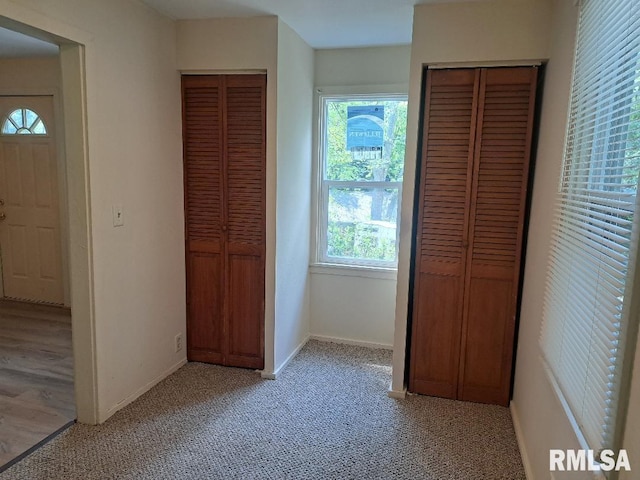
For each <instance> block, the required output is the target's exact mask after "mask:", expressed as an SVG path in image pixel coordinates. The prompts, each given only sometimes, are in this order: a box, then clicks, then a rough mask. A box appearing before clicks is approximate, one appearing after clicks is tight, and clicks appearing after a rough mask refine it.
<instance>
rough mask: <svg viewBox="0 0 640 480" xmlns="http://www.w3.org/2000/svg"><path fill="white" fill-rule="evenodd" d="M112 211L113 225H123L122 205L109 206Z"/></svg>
mask: <svg viewBox="0 0 640 480" xmlns="http://www.w3.org/2000/svg"><path fill="white" fill-rule="evenodd" d="M111 211H112V213H113V226H114V227H122V226H123V225H124V208H123V207H122V205H114V206H113V207H111Z"/></svg>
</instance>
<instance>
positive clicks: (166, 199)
mask: <svg viewBox="0 0 640 480" xmlns="http://www.w3.org/2000/svg"><path fill="white" fill-rule="evenodd" d="M0 15H4V16H5V17H8V18H10V19H13V20H16V21H20V22H23V23H25V24H27V25H32V26H35V27H37V28H40V29H42V30H44V31H47V32H52V33H54V34H56V35H58V36H60V37H63V38H66V39H70V40H72V41H77V42H80V43H82V44H84V45H85V49H84V53H85V55H84V59H80V60H81V63H82V61H84V63H85V65H86V82H85V84H84V85H82V84H78V86H79V88H82V87H85V88H86V92H85V93H86V118H87V125H88V137H87V143H86V144H85V152H88V158H89V163H88V168H89V172H88V175H89V182H90V183H89V184H90V197H89V202H88V206H89V210H90V213H89V215H90V219H91V221H90V224H89V225H88V230H87V232H88V235H89V238H90V239H91V240H90V243H89V244H88V245H72V249H73V248H75V249H82V250H83V251H84V252H85V254H88V255H89V257H90V258H89V261H90V263H92V268H91V266H90V267H89V268H90V272H92V274H91V273H90V274H89V275H92V281H93V283H91V277H89V285H93V289H92V290H91V289H90V290H89V293H88V295H89V297H93V298H92V299H91V298H89V299H85V300H86V301H84V300H83V304H84V305H86V306H87V310H86V315H84V314H83V316H82V318H78V319H75V318H74V332H76V331H77V332H78V333H79V334H80V333H81V332H82V335H83V337H82V341H83V343H84V344H86V348H87V349H93V350H94V351H95V358H79V359H77V360H76V375H79V374H78V371H82V372H85V371H86V370H87V369H86V366H89V365H90V366H91V370H92V371H89V373H87V375H88V377H89V378H91V377H93V380H92V382H90V383H91V384H88V383H87V382H85V381H84V380H83V381H82V389H83V392H84V393H83V394H79V395H78V398H80V399H81V401H80V403H79V405H78V407H79V408H78V411H79V419H80V421H86V422H93V421H104V420H105V419H106V418H108V417H109V416H110V415H111V414H113V413H114V412H115V411H116V410H118V409H119V408H121V407H122V406H123V405H125V404H126V403H128V402H130V401H131V400H133V399H135V398H136V397H137V396H138V395H140V394H141V393H143V392H144V391H145V390H147V389H148V388H149V387H150V386H151V385H153V383H155V382H156V381H158V380H160V379H162V378H163V377H165V376H166V375H167V374H168V373H169V372H171V371H172V370H173V369H175V368H177V367H178V366H180V365H181V364H182V363H183V362H184V361H185V352H184V351H182V352H179V353H175V352H174V336H175V335H176V334H177V333H182V334H183V335H184V333H185V292H184V276H185V275H184V233H183V228H184V220H183V202H182V197H183V192H182V182H181V181H180V180H179V179H180V178H181V176H182V160H181V157H182V155H181V138H180V137H181V134H180V132H181V121H180V84H179V75H178V73H177V71H176V64H175V25H174V23H173V22H172V21H170V20H169V19H167V18H164V17H162V16H160V15H159V14H157V13H156V12H154V11H153V10H151V9H149V8H147V7H145V6H144V5H142V4H141V3H138V2H132V1H129V0H112V1H109V2H102V1H97V0H92V1H87V0H67V1H65V2H59V1H56V0H24V1H21V2H13V1H10V0H0ZM76 63H77V62H76ZM63 73H64V72H63ZM83 141H84V139H81V140H80V142H83ZM84 180H86V178H85V179H83V180H82V181H84ZM114 204H120V205H123V206H124V213H125V226H124V227H121V228H113V226H112V212H111V207H112V205H114ZM82 207H83V208H84V205H83V206H82ZM79 211H80V210H79ZM74 212H75V210H74ZM71 221H72V225H73V223H74V222H79V223H78V224H80V223H81V222H82V219H79V218H72V219H71ZM73 256H74V254H73V253H72V257H73ZM78 281H83V283H85V284H86V283H87V280H86V279H85V280H78V279H76V280H75V282H78ZM73 282H74V280H73V279H72V283H73ZM72 302H73V299H72ZM92 302H93V303H92ZM75 322H79V324H81V325H82V327H83V328H79V329H76V323H75ZM92 322H94V323H93V324H92ZM85 324H86V325H85ZM84 327H86V328H84ZM85 331H86V332H88V333H87V336H84V332H85ZM74 337H75V333H74ZM76 340H77V339H76V338H74V345H75V344H76V343H75V342H76ZM93 342H94V344H93ZM89 345H91V347H89ZM88 351H89V350H88ZM78 367H79V368H78ZM83 375H84V373H83ZM76 378H78V377H76ZM83 378H85V377H83ZM85 380H86V378H85ZM92 392H93V393H92ZM92 398H93V405H89V406H88V405H86V402H88V401H91V399H92Z"/></svg>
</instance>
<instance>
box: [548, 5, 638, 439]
mask: <svg viewBox="0 0 640 480" xmlns="http://www.w3.org/2000/svg"><path fill="white" fill-rule="evenodd" d="M568 127H569V128H568V132H567V139H566V148H565V157H564V167H563V171H562V178H561V183H560V188H559V195H558V200H557V206H556V215H555V224H554V233H553V237H552V242H551V250H550V256H549V265H548V270H547V285H546V291H545V299H544V310H543V326H542V331H541V346H542V350H543V354H544V358H545V361H546V363H547V366H548V369H549V373H550V375H551V379H552V383H553V384H554V386H555V387H556V391H557V392H558V394H559V396H560V398H561V400H562V402H563V404H564V405H565V408H566V410H567V413H568V415H569V418H570V419H571V420H572V423H573V424H574V426H575V427H577V433H578V436H579V438H581V440H582V441H583V442H584V443H586V446H587V447H588V448H591V449H594V450H596V451H599V450H602V449H606V448H613V449H615V448H617V447H618V446H619V445H618V442H619V438H617V437H618V435H619V431H618V430H617V429H616V423H617V422H618V420H619V410H620V408H619V407H620V406H621V404H620V398H621V393H620V392H621V389H622V385H623V383H624V381H625V375H624V371H623V370H624V365H625V362H629V361H630V360H629V359H626V360H625V345H626V344H627V343H628V342H630V341H633V340H634V339H632V338H631V335H630V332H635V331H636V329H635V328H631V327H632V323H631V322H637V312H632V311H631V298H630V297H631V292H632V283H633V278H634V275H635V274H636V272H635V268H634V267H635V263H636V259H637V251H638V234H639V233H640V232H639V231H638V223H639V218H638V216H637V215H636V210H637V201H638V198H637V189H638V173H639V171H640V2H638V1H637V0H585V1H583V2H582V4H581V7H580V20H579V27H578V37H577V45H576V56H575V65H574V79H573V85H572V93H571V104H570V113H569V125H568Z"/></svg>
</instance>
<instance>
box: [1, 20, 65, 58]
mask: <svg viewBox="0 0 640 480" xmlns="http://www.w3.org/2000/svg"><path fill="white" fill-rule="evenodd" d="M55 55H58V46H57V45H54V44H53V43H49V42H45V41H43V40H38V39H37V38H33V37H30V36H28V35H23V34H22V33H18V32H14V31H13V30H8V29H6V28H3V27H0V58H19V57H51V56H55Z"/></svg>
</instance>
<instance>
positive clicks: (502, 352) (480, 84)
mask: <svg viewBox="0 0 640 480" xmlns="http://www.w3.org/2000/svg"><path fill="white" fill-rule="evenodd" d="M536 79H537V68H535V67H516V68H489V69H460V70H428V71H427V75H426V82H425V105H424V120H423V127H422V129H423V144H422V145H423V148H422V152H421V170H420V172H421V177H420V192H419V196H418V199H419V203H418V205H417V210H418V228H417V236H416V253H415V257H414V262H415V268H414V271H415V277H414V295H413V299H414V301H413V310H412V336H411V357H410V380H409V389H410V390H411V391H413V392H417V393H424V394H428V395H435V396H442V397H446V398H456V399H460V400H470V401H478V402H485V403H495V404H501V405H507V404H508V401H509V394H510V384H511V370H512V360H513V346H514V332H515V322H516V312H517V300H518V287H519V280H520V265H521V253H522V241H523V225H524V215H525V206H526V198H527V185H528V172H529V159H530V151H531V137H532V129H533V113H534V107H535V92H536Z"/></svg>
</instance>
